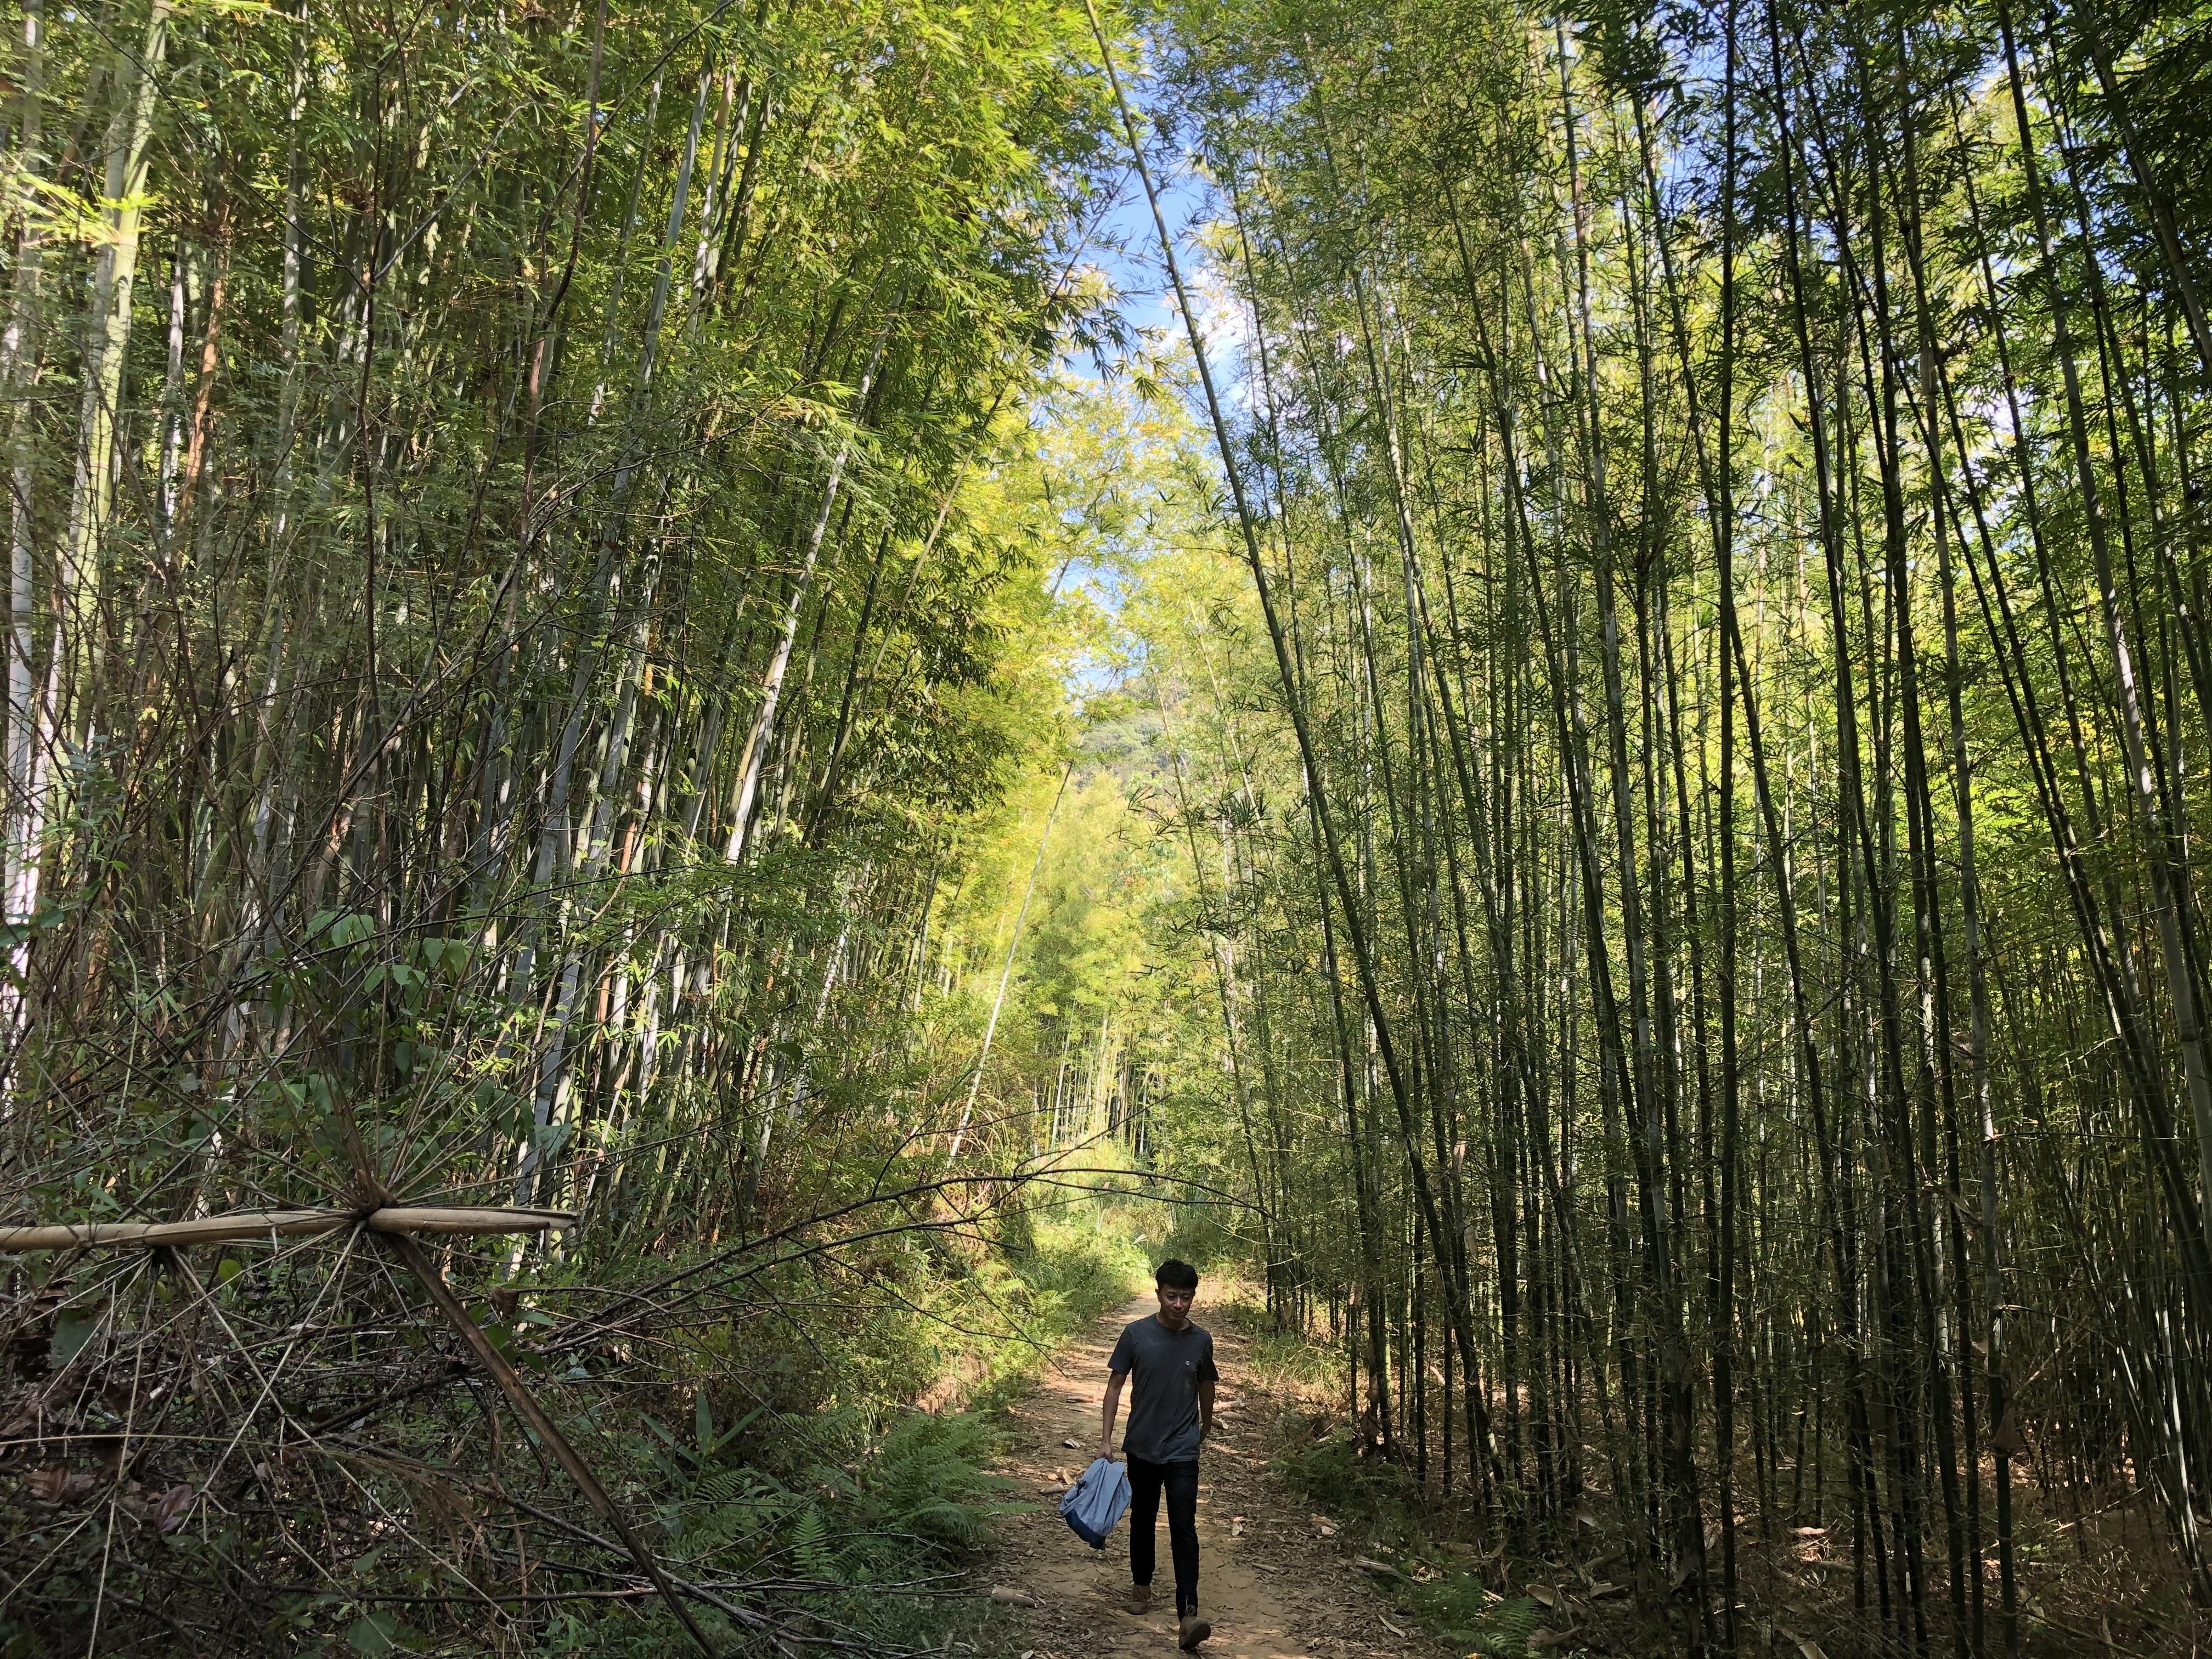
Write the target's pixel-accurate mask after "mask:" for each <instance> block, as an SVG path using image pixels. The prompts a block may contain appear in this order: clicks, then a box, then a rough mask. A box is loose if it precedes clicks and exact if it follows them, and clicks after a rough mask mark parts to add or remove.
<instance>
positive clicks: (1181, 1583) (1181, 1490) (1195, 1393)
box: [1098, 1257, 1221, 1651]
mask: <svg viewBox="0 0 2212 1659" xmlns="http://www.w3.org/2000/svg"><path fill="white" fill-rule="evenodd" d="M1152 1282H1153V1288H1154V1289H1155V1290H1157V1291H1158V1293H1159V1298H1160V1310H1159V1312H1158V1313H1157V1314H1155V1315H1153V1316H1152V1317H1151V1318H1149V1319H1139V1320H1138V1321H1137V1322H1135V1323H1134V1324H1133V1325H1129V1326H1127V1327H1126V1328H1124V1329H1123V1330H1122V1332H1121V1340H1120V1341H1119V1342H1117V1343H1115V1345H1114V1357H1113V1358H1111V1359H1109V1360H1108V1361H1107V1362H1106V1369H1107V1371H1108V1373H1109V1376H1108V1378H1107V1383H1106V1405H1105V1408H1104V1410H1103V1413H1101V1417H1100V1424H1099V1433H1098V1455H1100V1456H1101V1457H1111V1456H1113V1455H1114V1419H1115V1416H1116V1415H1117V1414H1118V1413H1120V1411H1121V1385H1122V1384H1123V1383H1127V1381H1128V1380H1129V1376H1130V1374H1131V1373H1132V1372H1133V1373H1135V1375H1136V1379H1137V1386H1136V1387H1135V1388H1134V1389H1133V1390H1131V1392H1130V1395H1129V1427H1128V1430H1127V1432H1126V1433H1125V1434H1123V1436H1122V1437H1121V1450H1122V1454H1123V1455H1125V1456H1126V1457H1127V1459H1128V1462H1129V1577H1130V1578H1131V1579H1132V1580H1133V1583H1132V1586H1131V1589H1130V1591H1129V1602H1128V1607H1129V1611H1130V1612H1131V1613H1149V1612H1151V1611H1152V1548H1153V1531H1154V1529H1155V1528H1157V1526H1158V1523H1159V1513H1160V1494H1161V1493H1162V1492H1165V1493H1166V1494H1167V1499H1168V1550H1169V1553H1170V1555H1171V1556H1172V1557H1173V1558H1174V1560H1175V1581H1176V1621H1177V1630H1176V1638H1177V1642H1178V1644H1179V1645H1180V1646H1182V1648H1183V1649H1184V1650H1186V1651H1188V1650H1192V1649H1194V1648H1196V1647H1197V1646H1198V1644H1200V1642H1203V1641H1204V1640H1206V1638H1207V1637H1209V1636H1211V1635H1212V1634H1213V1626H1212V1625H1211V1624H1209V1623H1207V1622H1206V1620H1203V1619H1201V1618H1200V1617H1199V1616H1198V1449H1199V1445H1200V1443H1201V1442H1202V1441H1204V1440H1205V1438H1206V1436H1207V1435H1208V1434H1209V1433H1211V1432H1212V1429H1213V1385H1214V1383H1216V1382H1217V1381H1218V1380H1219V1378H1220V1376H1221V1373H1220V1372H1219V1371H1218V1370H1215V1369H1214V1365H1213V1337H1212V1333H1210V1332H1209V1331H1207V1330H1206V1328H1205V1327H1204V1326H1202V1325H1194V1324H1192V1323H1191V1322H1190V1304H1191V1303H1192V1302H1193V1301H1194V1300H1195V1299H1196V1297H1197V1296H1198V1269H1197V1268H1195V1267H1192V1266H1191V1265H1190V1263H1188V1261H1176V1260H1175V1259H1173V1258H1172V1257H1170V1259H1169V1260H1167V1261H1163V1262H1162V1263H1160V1266H1159V1271H1158V1273H1154V1274H1153V1275H1152Z"/></svg>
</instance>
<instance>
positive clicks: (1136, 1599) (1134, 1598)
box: [1121, 1584, 1152, 1619]
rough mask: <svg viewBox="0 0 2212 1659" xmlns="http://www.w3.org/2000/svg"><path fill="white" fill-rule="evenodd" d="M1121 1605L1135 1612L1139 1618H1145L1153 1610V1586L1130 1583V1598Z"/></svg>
mask: <svg viewBox="0 0 2212 1659" xmlns="http://www.w3.org/2000/svg"><path fill="white" fill-rule="evenodd" d="M1121 1606H1122V1607H1123V1608H1124V1609H1126V1610H1127V1611H1128V1612H1130V1613H1135V1614H1136V1615H1137V1616H1138V1617H1139V1619H1141V1618H1143V1617H1144V1616H1145V1615H1146V1613H1150V1612H1151V1611H1152V1586H1151V1585H1150V1584H1132V1585H1130V1586H1129V1599H1128V1600H1127V1601H1124V1602H1123V1603H1122V1604H1121Z"/></svg>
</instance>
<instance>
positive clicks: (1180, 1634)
mask: <svg viewBox="0 0 2212 1659" xmlns="http://www.w3.org/2000/svg"><path fill="white" fill-rule="evenodd" d="M1212 1634H1213V1623H1212V1620H1207V1619H1201V1618H1200V1617H1199V1616H1198V1615H1197V1614H1196V1613H1185V1614H1183V1616H1182V1625H1181V1626H1179V1627H1178V1628H1177V1630H1176V1646H1177V1647H1179V1648H1181V1649H1182V1650H1183V1651H1184V1652H1185V1653H1196V1652H1197V1651H1198V1644H1200V1642H1203V1641H1204V1640H1206V1638H1207V1637H1209V1636H1211V1635H1212Z"/></svg>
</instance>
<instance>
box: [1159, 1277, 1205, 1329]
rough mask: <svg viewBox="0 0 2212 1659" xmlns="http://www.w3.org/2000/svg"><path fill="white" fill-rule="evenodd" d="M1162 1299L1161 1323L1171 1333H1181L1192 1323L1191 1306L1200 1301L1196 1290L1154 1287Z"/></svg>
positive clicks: (1175, 1286)
mask: <svg viewBox="0 0 2212 1659" xmlns="http://www.w3.org/2000/svg"><path fill="white" fill-rule="evenodd" d="M1152 1289H1153V1290H1154V1291H1156V1292H1157V1293H1158V1296H1159V1298H1160V1323H1161V1324H1163V1325H1164V1326H1166V1327H1167V1328H1169V1329H1170V1330H1171V1331H1179V1330H1181V1329H1182V1328H1183V1327H1184V1326H1186V1325H1188V1324H1189V1323H1190V1304H1192V1303H1194V1302H1195V1301H1197V1300H1198V1292H1197V1291H1196V1290H1188V1291H1187V1290H1184V1289H1183V1288H1182V1286H1180V1285H1154V1286H1152Z"/></svg>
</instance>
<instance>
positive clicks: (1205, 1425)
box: [1198, 1383, 1213, 1440]
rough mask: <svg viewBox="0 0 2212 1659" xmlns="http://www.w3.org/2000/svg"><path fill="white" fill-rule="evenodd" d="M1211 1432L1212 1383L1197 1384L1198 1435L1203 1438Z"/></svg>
mask: <svg viewBox="0 0 2212 1659" xmlns="http://www.w3.org/2000/svg"><path fill="white" fill-rule="evenodd" d="M1212 1432H1213V1384H1212V1383H1200V1384H1199V1385H1198V1437H1199V1438H1200V1440H1203V1439H1205V1438H1206V1436H1208V1435H1210V1434H1212Z"/></svg>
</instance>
